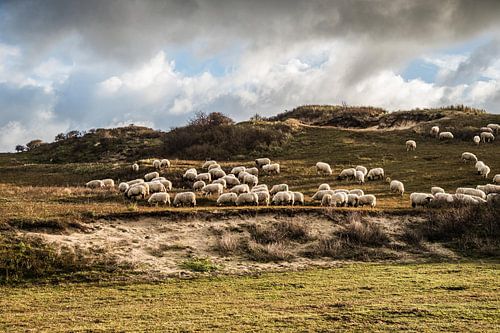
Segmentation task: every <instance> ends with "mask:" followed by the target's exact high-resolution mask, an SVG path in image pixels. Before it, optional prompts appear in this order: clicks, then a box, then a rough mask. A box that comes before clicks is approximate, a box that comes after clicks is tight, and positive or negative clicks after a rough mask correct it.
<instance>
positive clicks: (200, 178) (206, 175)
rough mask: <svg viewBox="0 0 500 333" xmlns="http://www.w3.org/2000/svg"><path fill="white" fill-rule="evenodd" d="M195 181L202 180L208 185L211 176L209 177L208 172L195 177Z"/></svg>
mask: <svg viewBox="0 0 500 333" xmlns="http://www.w3.org/2000/svg"><path fill="white" fill-rule="evenodd" d="M195 180H203V181H204V182H206V183H210V182H211V181H212V175H210V174H209V173H208V172H205V173H199V174H198V175H197V176H196V177H195Z"/></svg>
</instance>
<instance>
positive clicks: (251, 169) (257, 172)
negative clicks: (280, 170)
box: [245, 167, 259, 176]
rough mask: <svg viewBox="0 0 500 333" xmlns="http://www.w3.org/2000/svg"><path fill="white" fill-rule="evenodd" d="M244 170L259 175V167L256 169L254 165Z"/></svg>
mask: <svg viewBox="0 0 500 333" xmlns="http://www.w3.org/2000/svg"><path fill="white" fill-rule="evenodd" d="M245 171H246V172H248V173H249V174H251V175H254V176H258V175H259V169H257V168H256V167H252V168H248V169H246V170H245Z"/></svg>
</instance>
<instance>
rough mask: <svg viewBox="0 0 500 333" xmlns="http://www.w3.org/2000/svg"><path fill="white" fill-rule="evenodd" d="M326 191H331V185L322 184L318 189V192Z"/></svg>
mask: <svg viewBox="0 0 500 333" xmlns="http://www.w3.org/2000/svg"><path fill="white" fill-rule="evenodd" d="M324 190H331V188H330V185H328V184H326V183H325V184H321V185H320V186H319V187H318V191H324Z"/></svg>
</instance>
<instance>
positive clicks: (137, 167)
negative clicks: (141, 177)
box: [132, 163, 139, 172]
mask: <svg viewBox="0 0 500 333" xmlns="http://www.w3.org/2000/svg"><path fill="white" fill-rule="evenodd" d="M132 171H134V172H139V164H137V163H134V164H132Z"/></svg>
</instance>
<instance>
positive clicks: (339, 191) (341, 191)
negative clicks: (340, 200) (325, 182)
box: [333, 188, 349, 194]
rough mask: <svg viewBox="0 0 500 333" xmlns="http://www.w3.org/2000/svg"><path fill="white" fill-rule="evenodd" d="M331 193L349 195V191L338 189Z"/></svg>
mask: <svg viewBox="0 0 500 333" xmlns="http://www.w3.org/2000/svg"><path fill="white" fill-rule="evenodd" d="M333 193H345V194H349V190H346V189H345V188H338V189H335V190H333Z"/></svg>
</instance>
